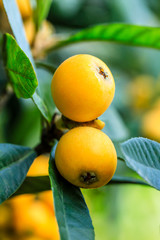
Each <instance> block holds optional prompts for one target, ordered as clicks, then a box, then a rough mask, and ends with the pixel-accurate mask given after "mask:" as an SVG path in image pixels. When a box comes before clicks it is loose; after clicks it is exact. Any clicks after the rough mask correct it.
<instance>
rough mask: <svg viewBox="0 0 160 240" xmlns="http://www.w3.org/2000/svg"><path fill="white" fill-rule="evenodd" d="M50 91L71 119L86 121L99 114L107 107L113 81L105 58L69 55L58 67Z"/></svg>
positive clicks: (59, 107) (59, 106)
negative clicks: (104, 60)
mask: <svg viewBox="0 0 160 240" xmlns="http://www.w3.org/2000/svg"><path fill="white" fill-rule="evenodd" d="M100 72H101V73H100ZM104 74H106V75H104ZM51 91H52V96H53V100H54V102H55V104H56V106H57V108H58V109H59V110H60V112H61V113H62V114H63V115H64V116H66V117H67V118H69V119H71V120H73V121H77V122H87V121H91V120H94V119H96V118H97V117H99V116H100V115H101V114H102V113H103V112H105V110H106V109H107V108H108V107H109V105H110V104H111V102H112V100H113V97H114V92H115V83H114V79H113V76H112V74H111V72H110V70H109V68H108V67H107V65H106V64H105V63H104V62H102V61H101V60H100V59H98V58H97V57H94V56H91V55H88V54H80V55H75V56H72V57H70V58H68V59H67V60H65V61H64V62H63V63H62V64H61V65H60V66H59V67H58V69H57V70H56V72H55V74H54V76H53V79H52V84H51Z"/></svg>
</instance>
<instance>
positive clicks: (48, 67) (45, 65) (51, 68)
mask: <svg viewBox="0 0 160 240" xmlns="http://www.w3.org/2000/svg"><path fill="white" fill-rule="evenodd" d="M36 67H37V68H43V69H45V70H47V71H48V72H50V73H51V74H54V73H55V71H56V67H55V66H53V65H51V64H49V63H46V62H42V61H36Z"/></svg>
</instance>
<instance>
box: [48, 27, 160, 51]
mask: <svg viewBox="0 0 160 240" xmlns="http://www.w3.org/2000/svg"><path fill="white" fill-rule="evenodd" d="M159 36H160V28H158V27H143V26H136V25H128V24H123V23H112V24H105V25H97V26H95V27H90V28H88V29H84V30H82V31H80V32H78V33H77V34H74V35H72V36H70V37H69V38H67V39H66V40H63V41H61V42H59V43H58V44H57V45H55V46H54V47H52V50H54V49H58V48H60V47H63V46H66V45H69V44H72V43H76V42H81V41H110V42H115V43H121V44H125V45H131V46H141V47H150V48H156V49H160V41H159Z"/></svg>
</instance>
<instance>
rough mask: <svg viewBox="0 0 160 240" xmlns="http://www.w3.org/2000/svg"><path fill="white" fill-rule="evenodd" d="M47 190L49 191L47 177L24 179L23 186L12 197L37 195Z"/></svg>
mask: <svg viewBox="0 0 160 240" xmlns="http://www.w3.org/2000/svg"><path fill="white" fill-rule="evenodd" d="M47 190H51V185H50V180H49V177H48V176H40V177H26V178H25V180H24V182H23V184H22V185H21V186H20V188H19V189H18V190H17V191H16V192H15V194H14V195H13V196H16V195H20V194H28V193H39V192H43V191H47Z"/></svg>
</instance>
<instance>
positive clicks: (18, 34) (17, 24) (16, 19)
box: [2, 0, 35, 68]
mask: <svg viewBox="0 0 160 240" xmlns="http://www.w3.org/2000/svg"><path fill="white" fill-rule="evenodd" d="M2 1H3V5H4V8H5V11H6V13H7V17H8V20H9V24H10V26H11V28H12V31H13V34H14V36H15V38H16V40H17V43H18V45H19V46H20V48H21V49H22V50H23V51H24V52H25V54H26V55H27V57H28V58H29V59H30V61H31V63H32V65H33V67H34V68H35V66H34V60H33V57H32V54H31V50H30V47H29V43H28V41H27V39H26V36H25V31H24V27H23V22H22V18H21V15H20V12H19V9H18V6H17V3H16V0H9V1H8V0H2Z"/></svg>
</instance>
